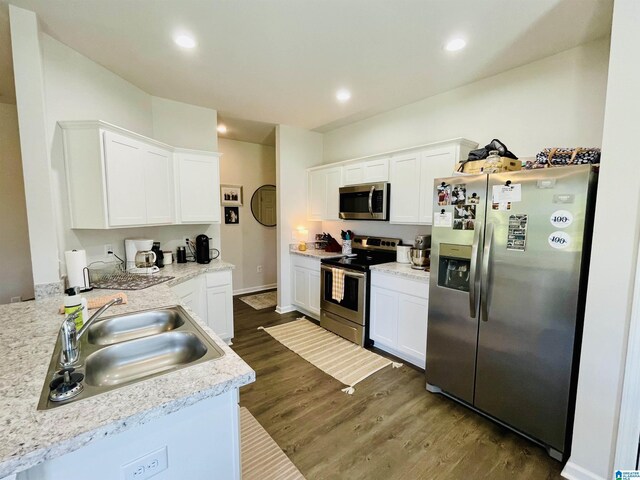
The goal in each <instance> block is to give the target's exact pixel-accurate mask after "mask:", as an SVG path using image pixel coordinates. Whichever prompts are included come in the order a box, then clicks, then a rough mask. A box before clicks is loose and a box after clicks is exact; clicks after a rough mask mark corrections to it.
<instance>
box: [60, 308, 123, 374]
mask: <svg viewBox="0 0 640 480" xmlns="http://www.w3.org/2000/svg"><path fill="white" fill-rule="evenodd" d="M121 303H122V298H121V297H118V298H114V299H113V300H111V301H110V302H108V303H106V304H105V305H103V306H102V307H100V309H98V311H97V312H96V313H94V314H93V315H92V316H91V318H89V320H87V321H86V322H85V324H84V325H82V328H80V330H77V329H76V318H77V317H78V315H80V311H81V310H82V307H80V308H78V309H77V310H75V311H74V312H73V313H71V314H70V315H69V316H68V317H67V318H65V319H64V322H62V325H61V326H60V344H61V346H62V349H61V352H60V366H61V367H62V368H63V369H64V368H69V367H72V366H73V364H75V363H76V362H77V361H78V358H79V357H80V344H79V343H78V342H79V341H80V339H81V338H82V335H84V332H86V331H87V329H88V328H89V327H90V326H91V324H92V323H93V322H95V321H96V320H97V319H98V318H99V317H100V316H101V315H102V314H103V313H104V312H106V311H107V309H108V308H109V307H111V306H112V305H120V304H121Z"/></svg>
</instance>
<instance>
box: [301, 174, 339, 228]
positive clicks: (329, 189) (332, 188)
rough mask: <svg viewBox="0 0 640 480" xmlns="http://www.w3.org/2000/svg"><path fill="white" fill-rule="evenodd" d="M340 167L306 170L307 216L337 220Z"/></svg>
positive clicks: (313, 218)
mask: <svg viewBox="0 0 640 480" xmlns="http://www.w3.org/2000/svg"><path fill="white" fill-rule="evenodd" d="M341 186H342V167H322V168H314V169H312V170H308V171H307V218H308V219H309V220H313V221H318V220H338V219H339V214H340V187H341Z"/></svg>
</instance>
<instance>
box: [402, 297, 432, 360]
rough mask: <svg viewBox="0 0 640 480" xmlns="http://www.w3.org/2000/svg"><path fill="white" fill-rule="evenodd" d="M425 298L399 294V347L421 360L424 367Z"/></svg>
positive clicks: (425, 333) (425, 343) (425, 339)
mask: <svg viewBox="0 0 640 480" xmlns="http://www.w3.org/2000/svg"><path fill="white" fill-rule="evenodd" d="M427 309H428V304H427V300H426V299H425V298H419V297H414V296H412V295H405V294H403V293H399V294H398V344H397V349H398V350H399V351H400V352H403V353H406V354H407V355H409V356H410V357H412V358H415V359H416V360H419V362H420V363H419V365H418V366H420V367H422V368H424V365H425V359H426V357H427V311H428V310H427Z"/></svg>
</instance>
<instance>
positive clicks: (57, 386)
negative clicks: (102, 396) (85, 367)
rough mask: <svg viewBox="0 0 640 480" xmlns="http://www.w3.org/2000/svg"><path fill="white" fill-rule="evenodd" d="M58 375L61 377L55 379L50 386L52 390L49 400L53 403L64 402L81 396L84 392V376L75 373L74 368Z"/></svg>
mask: <svg viewBox="0 0 640 480" xmlns="http://www.w3.org/2000/svg"><path fill="white" fill-rule="evenodd" d="M58 373H59V374H60V376H58V377H56V378H54V379H53V380H52V381H51V383H50V384H49V388H50V389H51V391H50V392H49V400H51V401H52V402H64V401H65V400H69V399H71V398H73V397H75V396H77V395H79V394H80V392H82V390H84V386H83V385H82V380H83V379H84V375H83V374H81V373H74V369H73V368H67V369H65V370H62V371H60V372H58Z"/></svg>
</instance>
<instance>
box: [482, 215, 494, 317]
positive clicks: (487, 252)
mask: <svg viewBox="0 0 640 480" xmlns="http://www.w3.org/2000/svg"><path fill="white" fill-rule="evenodd" d="M492 247H493V224H492V223H489V224H488V225H487V236H486V238H485V240H484V251H483V252H482V272H481V274H480V283H481V285H482V288H481V290H480V309H481V313H480V318H481V319H482V320H483V321H485V322H488V321H489V262H490V261H491V249H492Z"/></svg>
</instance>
